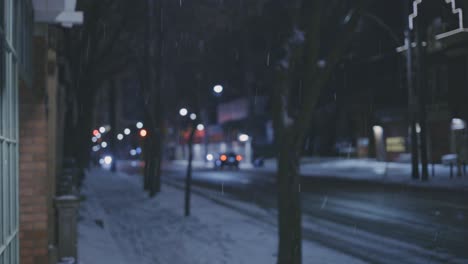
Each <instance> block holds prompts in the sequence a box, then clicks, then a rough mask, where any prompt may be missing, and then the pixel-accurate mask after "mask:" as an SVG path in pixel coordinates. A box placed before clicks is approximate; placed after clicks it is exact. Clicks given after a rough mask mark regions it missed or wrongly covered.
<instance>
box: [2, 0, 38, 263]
mask: <svg viewBox="0 0 468 264" xmlns="http://www.w3.org/2000/svg"><path fill="white" fill-rule="evenodd" d="M28 4H29V5H28ZM25 7H30V2H29V1H26V0H0V16H1V17H0V38H1V41H0V196H1V197H0V264H7V263H8V264H10V263H15V264H16V263H19V258H18V254H19V241H18V220H19V219H18V211H19V210H18V209H19V202H18V185H19V182H18V125H19V124H18V62H19V61H20V60H22V59H24V58H22V56H23V55H24V54H27V53H26V52H25V51H24V50H23V51H21V52H19V50H21V47H23V46H24V45H23V43H24V42H25V41H29V42H30V39H26V38H24V37H20V35H22V34H20V32H23V31H27V30H26V29H28V28H29V29H30V28H31V27H30V26H29V27H25V26H26V25H27V23H32V21H31V20H23V18H25V17H26V15H25V13H26V11H27V10H28V8H25ZM27 34H28V35H29V34H30V32H28V33H27ZM19 54H21V55H19Z"/></svg>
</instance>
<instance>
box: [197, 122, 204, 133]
mask: <svg viewBox="0 0 468 264" xmlns="http://www.w3.org/2000/svg"><path fill="white" fill-rule="evenodd" d="M203 129H205V126H204V125H203V124H198V125H197V130H198V131H202V130H203Z"/></svg>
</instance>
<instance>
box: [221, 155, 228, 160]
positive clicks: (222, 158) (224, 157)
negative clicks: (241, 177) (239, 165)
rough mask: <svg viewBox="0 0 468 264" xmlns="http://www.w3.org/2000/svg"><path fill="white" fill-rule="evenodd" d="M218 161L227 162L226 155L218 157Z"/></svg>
mask: <svg viewBox="0 0 468 264" xmlns="http://www.w3.org/2000/svg"><path fill="white" fill-rule="evenodd" d="M219 159H220V160H221V161H226V160H227V156H226V155H221V157H219Z"/></svg>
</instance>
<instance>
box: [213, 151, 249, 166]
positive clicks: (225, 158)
mask: <svg viewBox="0 0 468 264" xmlns="http://www.w3.org/2000/svg"><path fill="white" fill-rule="evenodd" d="M241 160H242V156H241V155H239V154H236V153H234V152H228V153H221V154H220V155H219V157H218V158H217V159H216V160H215V166H214V167H215V169H218V168H219V169H223V168H224V167H229V168H235V169H239V163H240V162H241Z"/></svg>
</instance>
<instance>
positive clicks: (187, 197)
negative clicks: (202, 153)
mask: <svg viewBox="0 0 468 264" xmlns="http://www.w3.org/2000/svg"><path fill="white" fill-rule="evenodd" d="M195 130H196V127H195V122H193V124H192V127H191V131H190V135H189V139H188V151H189V155H188V165H187V175H186V178H185V216H190V194H191V187H192V161H193V138H194V136H195Z"/></svg>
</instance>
